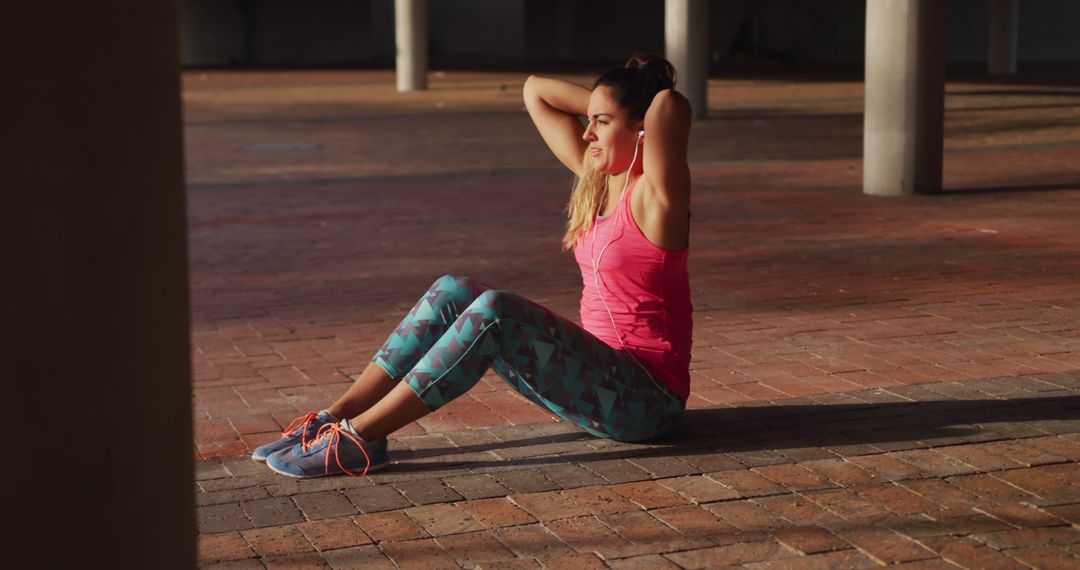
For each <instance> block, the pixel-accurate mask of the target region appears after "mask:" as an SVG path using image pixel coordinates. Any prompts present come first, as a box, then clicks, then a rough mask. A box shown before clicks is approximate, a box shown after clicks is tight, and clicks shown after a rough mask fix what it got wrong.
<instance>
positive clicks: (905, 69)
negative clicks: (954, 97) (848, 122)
mask: <svg viewBox="0 0 1080 570" xmlns="http://www.w3.org/2000/svg"><path fill="white" fill-rule="evenodd" d="M865 82H866V100H865V101H866V102H865V105H866V109H865V115H864V122H863V192H864V193H866V194H872V195H877V196H899V195H904V194H924V193H934V192H939V191H940V190H941V161H942V152H943V145H944V133H943V128H944V114H945V113H944V109H945V2H942V1H941V0H890V1H884V0H867V2H866V79H865Z"/></svg>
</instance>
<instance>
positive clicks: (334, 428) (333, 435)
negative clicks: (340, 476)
mask: <svg viewBox="0 0 1080 570" xmlns="http://www.w3.org/2000/svg"><path fill="white" fill-rule="evenodd" d="M341 436H345V437H347V438H348V439H349V440H351V441H352V442H353V443H354V444H356V447H358V448H360V453H363V454H364V462H365V463H364V470H363V471H362V472H361V473H360V474H359V475H360V476H361V477H363V476H364V475H367V472H368V467H371V457H370V456H369V455H368V453H367V450H366V449H364V444H363V443H362V442H361V441H360V440H359V439H357V437H356V436H354V435H353V434H351V433H349V432H347V431H345V430H344V429H342V427H341V424H337V423H329V424H326V425H324V426H322V427H321V428H319V431H317V432H315V439H313V440H311V442H310V443H306V444H301V449H303V450H304V451H307V450H308V449H311V448H312V447H315V446H316V445H319V444H320V443H322V441H323V440H326V445H327V446H328V447H329V448H330V449H328V450H327V451H326V460H325V462H324V471H323V473H325V474H327V475H329V474H330V452H331V451H333V453H334V461H337V466H338V468H339V469H341V471H342V472H343V473H345V474H346V475H348V476H350V477H352V476H355V475H357V474H356V473H353V472H352V471H349V470H348V469H347V468H346V467H345V466H344V465H342V464H341V455H340V453H339V452H338V448H339V447H340V444H341Z"/></svg>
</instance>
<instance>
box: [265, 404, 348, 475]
mask: <svg viewBox="0 0 1080 570" xmlns="http://www.w3.org/2000/svg"><path fill="white" fill-rule="evenodd" d="M332 423H337V418H335V417H334V416H332V415H330V412H328V411H326V410H323V411H321V412H319V413H315V412H311V413H309V414H307V415H306V416H300V417H298V418H296V419H295V420H293V421H292V423H291V424H289V427H287V428H285V430H284V431H282V432H281V439H279V440H277V441H272V442H270V443H268V444H266V445H260V446H259V447H256V448H255V451H253V452H252V453H251V458H252V459H254V460H255V461H259V462H262V461H266V458H267V457H270V456H271V455H273V454H275V453H277V452H279V451H281V450H282V449H288V448H290V447H292V446H294V445H296V444H298V443H308V442H310V441H312V440H314V439H315V434H316V433H318V431H319V428H321V427H323V426H324V425H326V424H332Z"/></svg>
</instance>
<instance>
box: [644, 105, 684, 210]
mask: <svg viewBox="0 0 1080 570" xmlns="http://www.w3.org/2000/svg"><path fill="white" fill-rule="evenodd" d="M691 116H692V112H691V109H690V102H689V101H687V100H686V97H684V96H683V95H682V94H681V93H679V92H678V91H674V90H672V89H665V90H663V91H661V92H659V93H657V94H656V96H655V97H653V100H652V103H651V104H650V105H649V110H648V111H646V112H645V149H644V152H645V159H644V169H645V171H644V176H645V177H646V178H647V179H648V180H649V183H650V186H652V187H653V188H655V189H656V191H657V192H656V198H657V199H659V200H660V201H661V203H662V205H663V206H665V207H666V208H679V209H685V208H688V207H689V205H690V166H689V165H688V164H687V147H688V146H689V142H690V119H691Z"/></svg>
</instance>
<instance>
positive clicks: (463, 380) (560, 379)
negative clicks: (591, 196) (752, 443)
mask: <svg viewBox="0 0 1080 570" xmlns="http://www.w3.org/2000/svg"><path fill="white" fill-rule="evenodd" d="M492 366H494V367H495V370H496V372H498V373H499V374H500V376H502V377H503V379H504V380H506V381H507V382H508V383H510V385H511V386H512V387H514V388H515V389H516V390H518V391H519V392H521V393H522V394H524V395H525V396H526V397H527V398H529V399H530V400H532V401H533V402H536V403H537V404H539V405H542V406H544V407H545V408H547V409H549V410H551V411H552V412H554V413H555V414H557V415H559V416H560V417H562V418H563V419H565V420H567V421H570V422H573V423H575V424H577V425H578V426H579V427H581V428H583V429H585V430H586V431H588V432H590V433H592V434H594V435H597V436H600V437H613V438H616V439H620V440H627V441H630V440H641V439H648V438H651V437H655V436H657V435H660V434H662V433H664V432H665V431H667V430H668V429H670V428H671V427H672V426H673V425H674V424H675V423H676V422H677V421H678V419H679V418H680V417H681V415H682V411H683V402H682V401H681V399H679V397H678V396H677V395H675V394H674V393H672V392H671V391H670V390H669V389H667V388H666V387H664V386H662V385H660V384H659V383H657V382H656V381H654V380H653V379H652V378H651V377H650V376H649V375H648V373H647V372H646V371H645V370H644V369H642V368H641V367H640V366H639V365H638V364H637V362H636V361H634V359H633V358H632V357H631V356H630V355H629V354H627V353H626V352H623V351H619V350H615V349H613V348H611V347H610V346H608V345H607V344H605V343H604V342H603V341H600V340H599V339H597V338H596V337H594V336H593V335H592V334H590V333H589V332H587V331H585V330H584V329H582V328H581V327H580V326H578V325H577V324H576V323H573V322H571V321H569V320H568V319H565V318H563V317H560V316H559V315H557V314H555V313H553V312H552V311H549V310H547V309H545V308H544V307H542V306H540V305H537V304H536V303H532V302H531V301H529V300H527V299H525V298H523V297H521V296H519V295H515V294H513V293H507V292H505V291H494V290H486V291H484V292H482V293H481V294H480V295H479V296H478V297H477V298H476V300H475V301H473V303H472V304H471V305H469V307H468V308H467V309H466V310H465V311H464V312H463V313H462V314H461V315H460V316H459V317H458V318H457V320H456V321H454V323H453V325H452V326H450V327H449V329H447V330H446V331H445V333H444V334H443V336H441V337H440V338H439V339H438V340H437V341H436V342H435V344H434V345H433V346H432V347H431V349H430V350H429V351H428V352H427V353H426V354H424V355H423V357H422V358H420V359H419V360H418V361H417V362H416V364H415V365H414V366H413V368H412V370H410V371H409V372H408V373H407V374H406V375H405V377H404V378H403V381H402V382H400V383H398V384H397V385H396V386H394V387H393V388H392V389H391V391H390V392H389V394H387V396H386V397H385V398H384V399H383V400H381V401H379V402H378V403H376V404H375V405H373V406H372V407H371V408H370V409H369V410H367V411H366V412H364V413H362V414H360V415H359V416H358V417H356V418H355V419H353V421H352V426H353V428H354V429H355V430H356V431H357V432H358V433H359V434H360V435H361V436H362V437H363V438H364V439H365V440H367V441H376V440H381V439H383V438H385V437H386V436H387V435H388V434H390V433H392V432H393V431H395V430H397V429H399V428H400V427H402V426H404V425H406V424H408V423H409V422H412V421H415V420H417V419H419V418H420V417H423V416H424V415H426V414H427V413H430V412H431V411H434V410H436V409H438V408H440V407H441V406H443V405H444V404H446V403H447V402H449V401H451V400H453V399H454V398H457V397H458V396H460V395H462V394H464V393H465V392H466V391H468V390H469V389H470V388H472V386H473V385H475V384H476V382H477V381H478V380H479V379H480V377H481V376H483V374H484V372H485V371H486V370H487V369H488V368H490V367H492Z"/></svg>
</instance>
